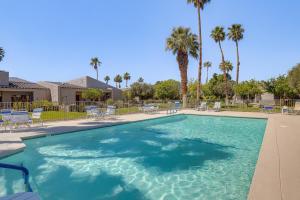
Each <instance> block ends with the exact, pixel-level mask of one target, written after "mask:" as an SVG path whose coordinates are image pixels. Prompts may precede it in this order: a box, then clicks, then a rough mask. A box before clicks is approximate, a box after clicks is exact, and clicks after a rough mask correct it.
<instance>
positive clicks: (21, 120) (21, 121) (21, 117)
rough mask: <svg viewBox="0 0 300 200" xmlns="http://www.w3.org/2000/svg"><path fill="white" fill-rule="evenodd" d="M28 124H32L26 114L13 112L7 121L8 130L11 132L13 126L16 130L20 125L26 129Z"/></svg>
mask: <svg viewBox="0 0 300 200" xmlns="http://www.w3.org/2000/svg"><path fill="white" fill-rule="evenodd" d="M30 124H32V119H31V118H30V116H29V113H28V112H25V111H21V112H20V111H14V112H12V113H11V115H10V119H9V125H10V130H12V127H13V126H14V127H15V128H18V127H19V126H21V125H26V126H27V127H30Z"/></svg>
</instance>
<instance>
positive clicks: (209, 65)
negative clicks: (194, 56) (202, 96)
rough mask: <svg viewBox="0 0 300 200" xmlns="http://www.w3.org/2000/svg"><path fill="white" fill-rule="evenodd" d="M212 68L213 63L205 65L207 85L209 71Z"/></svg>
mask: <svg viewBox="0 0 300 200" xmlns="http://www.w3.org/2000/svg"><path fill="white" fill-rule="evenodd" d="M211 66H212V64H211V62H209V61H207V62H205V63H204V67H205V68H206V83H208V69H209V68H210V67H211Z"/></svg>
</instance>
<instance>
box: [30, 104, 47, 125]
mask: <svg viewBox="0 0 300 200" xmlns="http://www.w3.org/2000/svg"><path fill="white" fill-rule="evenodd" d="M42 113H43V108H35V109H33V111H32V116H31V119H32V122H34V121H38V122H40V123H41V125H42V126H43V125H44V124H43V120H42Z"/></svg>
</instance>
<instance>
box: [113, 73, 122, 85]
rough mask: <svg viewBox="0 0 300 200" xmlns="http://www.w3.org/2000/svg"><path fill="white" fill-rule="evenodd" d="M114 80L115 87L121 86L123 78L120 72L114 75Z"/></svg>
mask: <svg viewBox="0 0 300 200" xmlns="http://www.w3.org/2000/svg"><path fill="white" fill-rule="evenodd" d="M114 81H115V83H116V87H119V88H121V83H122V81H123V79H122V76H121V75H120V74H118V75H116V77H115V78H114Z"/></svg>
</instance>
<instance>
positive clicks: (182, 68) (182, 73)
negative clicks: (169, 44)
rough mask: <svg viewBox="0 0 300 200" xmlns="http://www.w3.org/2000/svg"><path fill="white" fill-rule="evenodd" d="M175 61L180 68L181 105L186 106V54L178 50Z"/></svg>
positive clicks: (187, 61)
mask: <svg viewBox="0 0 300 200" xmlns="http://www.w3.org/2000/svg"><path fill="white" fill-rule="evenodd" d="M177 62H178V65H179V70H180V77H181V94H182V104H183V105H182V107H183V108H186V107H187V80H188V78H187V68H188V63H189V59H188V54H187V53H185V52H182V51H178V55H177Z"/></svg>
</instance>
